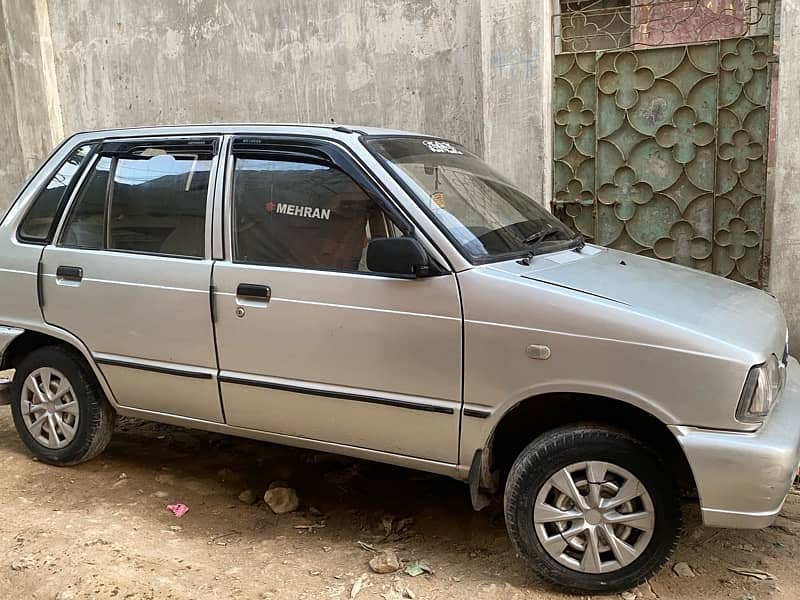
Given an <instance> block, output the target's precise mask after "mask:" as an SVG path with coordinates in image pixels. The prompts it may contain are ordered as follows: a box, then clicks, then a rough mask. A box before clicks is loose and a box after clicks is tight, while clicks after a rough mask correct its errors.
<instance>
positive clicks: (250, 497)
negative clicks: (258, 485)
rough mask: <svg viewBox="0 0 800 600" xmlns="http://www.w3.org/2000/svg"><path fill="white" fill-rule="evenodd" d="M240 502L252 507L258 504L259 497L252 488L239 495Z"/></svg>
mask: <svg viewBox="0 0 800 600" xmlns="http://www.w3.org/2000/svg"><path fill="white" fill-rule="evenodd" d="M239 501H240V502H243V503H245V504H248V505H250V506H252V505H253V504H255V503H256V502H258V495H257V494H256V493H255V492H254V491H253V490H251V489H250V488H248V489H246V490H244V491H243V492H242V493H241V494H239Z"/></svg>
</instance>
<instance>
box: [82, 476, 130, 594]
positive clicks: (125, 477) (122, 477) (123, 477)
mask: <svg viewBox="0 0 800 600" xmlns="http://www.w3.org/2000/svg"><path fill="white" fill-rule="evenodd" d="M127 478H128V474H127V473H120V474H119V477H118V478H117V479H127ZM70 593H71V592H70Z"/></svg>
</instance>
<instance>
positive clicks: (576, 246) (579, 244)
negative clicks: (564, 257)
mask: <svg viewBox="0 0 800 600" xmlns="http://www.w3.org/2000/svg"><path fill="white" fill-rule="evenodd" d="M584 246H586V240H585V239H583V234H582V233H581V232H580V231H579V232H578V233H576V234H575V235H574V236H572V239H571V240H570V242H569V247H570V248H572V249H573V250H575V251H576V252H580V251H581V250H583V247H584Z"/></svg>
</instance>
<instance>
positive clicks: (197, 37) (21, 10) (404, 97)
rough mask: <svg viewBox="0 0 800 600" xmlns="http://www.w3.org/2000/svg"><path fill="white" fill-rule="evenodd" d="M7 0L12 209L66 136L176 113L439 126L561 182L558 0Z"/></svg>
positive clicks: (2, 183)
mask: <svg viewBox="0 0 800 600" xmlns="http://www.w3.org/2000/svg"><path fill="white" fill-rule="evenodd" d="M0 3H1V4H2V6H3V8H4V12H5V15H6V18H5V32H3V33H0V35H5V36H8V37H9V38H10V40H9V43H8V44H7V45H6V46H3V48H5V49H6V50H4V51H3V53H0V98H2V97H3V96H2V94H8V95H10V96H11V97H12V98H13V102H11V105H15V106H16V107H17V114H16V115H15V114H13V113H4V114H3V115H2V117H0V119H3V125H0V126H2V127H6V128H8V129H9V130H10V131H13V130H16V131H17V137H18V138H19V143H20V144H21V146H22V148H21V152H22V154H23V155H24V156H25V159H26V164H25V165H24V167H23V168H20V166H19V164H18V163H15V164H14V165H11V166H9V168H8V175H6V176H4V178H2V179H0V207H2V206H3V204H4V203H5V202H7V200H8V198H9V196H10V194H11V191H10V189H11V188H13V187H15V186H16V185H17V184H18V183H19V182H21V180H22V178H23V177H24V174H25V172H26V171H29V170H30V169H31V168H32V163H35V162H37V161H38V160H40V159H41V158H42V157H43V156H44V155H45V154H46V152H47V150H49V149H50V148H51V147H52V146H53V145H54V143H55V140H56V139H57V138H60V137H61V136H62V134H69V133H71V132H74V131H80V130H86V129H95V128H104V127H115V126H130V125H142V124H163V123H190V122H194V123H197V122H213V121H223V122H248V121H255V122H322V123H329V122H331V121H335V122H336V123H354V124H363V125H378V126H387V127H396V128H401V129H409V130H416V131H424V132H426V133H433V134H437V135H441V136H444V137H448V138H451V139H455V140H457V141H460V142H462V143H464V144H466V145H467V146H468V147H470V148H472V149H474V150H476V151H477V152H479V153H485V154H487V155H488V156H489V157H490V158H491V159H492V160H493V162H495V163H496V165H497V166H498V167H499V168H500V170H501V171H504V172H505V173H506V174H508V175H509V176H511V177H512V178H513V179H515V180H516V181H517V182H519V183H520V184H522V185H523V186H524V187H526V188H528V189H529V190H530V191H532V192H535V193H536V194H537V196H539V195H541V191H542V188H543V185H545V184H544V183H543V182H545V181H547V177H546V173H547V172H548V171H549V158H548V156H549V155H548V148H549V129H548V127H549V109H548V107H547V105H546V103H543V102H542V94H543V93H544V92H546V91H549V87H550V86H549V75H548V74H546V73H545V72H544V69H546V68H547V65H548V64H549V56H550V52H549V49H548V47H547V44H546V42H547V41H549V35H548V29H547V26H548V15H549V3H548V2H532V1H531V0H501V1H497V2H494V1H493V0H368V1H364V0H338V1H334V0H270V1H269V2H257V3H256V2H252V1H251V0H180V1H173V2H163V1H162V0H138V1H132V0H71V1H70V2H64V1H63V0H0ZM0 39H2V38H0ZM6 53H10V59H9V60H6V62H2V60H3V56H5V54H6ZM8 71H10V74H9V73H8ZM9 90H10V92H9ZM0 131H5V130H0ZM487 137H488V138H490V141H489V142H487ZM4 152H7V153H8V154H9V155H14V156H19V153H20V149H19V148H17V149H16V150H12V149H7V150H6V149H4ZM545 189H546V188H545Z"/></svg>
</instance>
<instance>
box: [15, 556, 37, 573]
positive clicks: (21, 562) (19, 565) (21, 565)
mask: <svg viewBox="0 0 800 600" xmlns="http://www.w3.org/2000/svg"><path fill="white" fill-rule="evenodd" d="M35 566H36V561H34V560H33V557H32V556H23V557H21V558H18V559H16V560H14V561H13V562H12V563H11V570H12V571H25V570H27V569H32V568H33V567H35Z"/></svg>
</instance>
